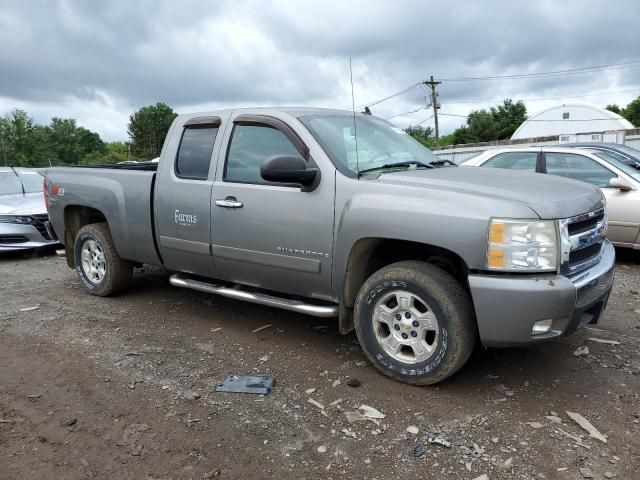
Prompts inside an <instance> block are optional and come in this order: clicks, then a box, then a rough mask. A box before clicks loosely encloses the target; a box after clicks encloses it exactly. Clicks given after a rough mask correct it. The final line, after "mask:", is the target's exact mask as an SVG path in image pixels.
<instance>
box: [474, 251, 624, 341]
mask: <svg viewBox="0 0 640 480" xmlns="http://www.w3.org/2000/svg"><path fill="white" fill-rule="evenodd" d="M614 264H615V250H614V248H613V246H612V245H611V243H610V242H609V241H608V240H605V241H604V243H603V245H602V251H601V256H600V261H599V262H598V263H596V264H595V265H593V266H592V267H591V268H588V269H586V270H584V271H582V272H580V273H578V274H574V275H571V276H565V275H557V274H544V275H531V276H530V275H526V276H524V275H482V274H478V275H469V287H470V288H471V295H472V297H473V303H474V307H475V311H476V318H477V322H478V330H479V333H480V339H481V341H482V343H483V344H484V345H485V346H488V347H505V346H512V345H526V344H530V343H535V342H539V341H544V340H549V339H552V338H556V337H559V336H562V335H566V334H569V333H572V332H574V331H575V330H576V329H578V328H580V327H582V326H584V325H586V324H588V323H596V322H597V321H598V320H599V319H600V317H601V315H602V313H603V312H604V309H605V307H606V304H607V301H608V299H609V293H610V292H611V288H612V286H613V268H614ZM542 320H550V321H551V327H550V330H549V331H548V332H545V333H541V334H537V335H536V334H533V327H534V325H535V324H536V322H540V321H542Z"/></svg>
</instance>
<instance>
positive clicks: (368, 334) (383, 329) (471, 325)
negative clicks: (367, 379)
mask: <svg viewBox="0 0 640 480" xmlns="http://www.w3.org/2000/svg"><path fill="white" fill-rule="evenodd" d="M354 320H355V328H356V334H357V336H358V340H359V341H360V345H361V346H362V349H363V350H364V353H365V354H366V356H367V357H368V358H369V360H370V361H371V362H372V363H373V364H374V366H375V367H376V368H377V369H378V370H380V371H381V372H382V373H384V374H385V375H387V376H389V377H391V378H393V379H395V380H398V381H401V382H404V383H411V384H414V385H431V384H434V383H438V382H440V381H442V380H444V379H445V378H447V377H449V376H451V375H453V374H454V373H455V372H456V371H458V369H460V367H462V366H463V365H464V364H465V362H466V361H467V360H468V358H469V356H470V355H471V352H472V351H473V347H474V342H475V335H476V327H475V322H474V316H473V308H472V304H471V301H470V299H469V295H468V294H467V292H466V291H465V290H464V289H463V288H462V286H461V285H460V284H459V283H458V282H457V281H456V280H455V279H454V278H453V277H452V276H451V275H449V274H448V273H446V272H445V271H444V270H442V269H440V268H438V267H436V266H434V265H430V264H427V263H424V262H417V261H405V262H398V263H394V264H392V265H389V266H387V267H384V268H382V269H381V270H378V271H377V272H376V273H374V274H373V275H371V277H369V278H368V279H367V281H366V282H365V283H364V285H363V286H362V288H361V289H360V292H359V293H358V296H357V299H356V305H355V311H354Z"/></svg>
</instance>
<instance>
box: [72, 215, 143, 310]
mask: <svg viewBox="0 0 640 480" xmlns="http://www.w3.org/2000/svg"><path fill="white" fill-rule="evenodd" d="M74 256H75V263H76V271H77V272H78V276H79V277H80V280H81V281H82V283H83V284H84V286H85V288H86V289H87V290H88V291H89V293H91V294H92V295H98V296H100V297H106V296H109V295H113V294H115V293H118V292H120V291H122V290H125V289H126V288H127V287H128V286H129V283H130V282H131V274H132V272H133V266H132V264H131V262H128V261H127V260H123V259H122V258H120V255H118V252H117V251H116V248H115V246H114V244H113V239H112V238H111V232H110V231H109V226H108V225H107V224H106V223H105V222H102V223H92V224H89V225H85V226H84V227H82V228H81V229H80V231H78V234H77V235H76V241H75V244H74Z"/></svg>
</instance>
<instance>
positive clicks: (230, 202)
mask: <svg viewBox="0 0 640 480" xmlns="http://www.w3.org/2000/svg"><path fill="white" fill-rule="evenodd" d="M242 205H243V204H242V202H239V201H238V200H236V198H235V197H227V198H225V199H219V200H216V206H218V207H223V208H242Z"/></svg>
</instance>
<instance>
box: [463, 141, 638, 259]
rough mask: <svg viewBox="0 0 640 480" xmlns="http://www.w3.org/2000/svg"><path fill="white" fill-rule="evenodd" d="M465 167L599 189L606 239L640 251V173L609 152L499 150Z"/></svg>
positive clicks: (481, 156)
mask: <svg viewBox="0 0 640 480" xmlns="http://www.w3.org/2000/svg"><path fill="white" fill-rule="evenodd" d="M462 165H464V166H472V167H485V168H505V169H511V170H521V171H522V170H526V171H531V172H538V173H548V174H550V175H559V176H562V177H566V178H572V179H574V180H580V181H583V182H587V183H591V184H592V185H596V186H598V187H600V188H601V189H602V191H603V192H604V196H605V197H606V199H607V216H608V218H609V231H608V233H607V237H608V238H609V240H610V241H611V243H613V244H614V245H616V246H618V247H628V248H634V249H638V248H640V238H639V235H640V170H638V169H636V168H634V167H632V166H630V165H627V164H625V163H624V162H621V161H620V160H619V159H617V158H615V157H613V156H612V155H610V154H608V153H607V152H604V151H602V150H596V149H589V148H580V149H579V148H566V147H527V148H497V149H493V150H487V151H486V152H483V153H481V154H480V155H478V156H477V157H474V158H471V159H469V160H467V161H466V162H464V163H463V164H462Z"/></svg>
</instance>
